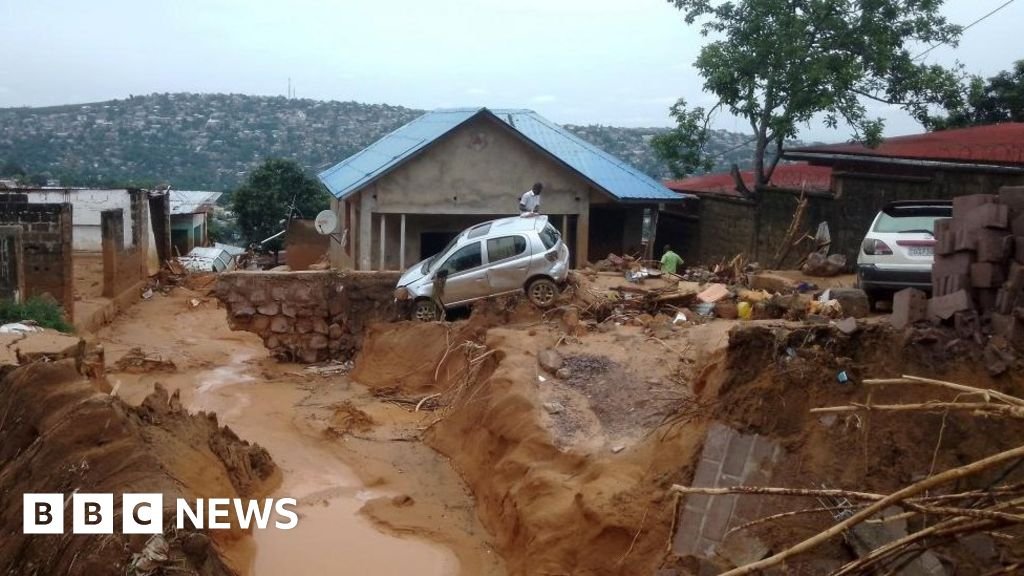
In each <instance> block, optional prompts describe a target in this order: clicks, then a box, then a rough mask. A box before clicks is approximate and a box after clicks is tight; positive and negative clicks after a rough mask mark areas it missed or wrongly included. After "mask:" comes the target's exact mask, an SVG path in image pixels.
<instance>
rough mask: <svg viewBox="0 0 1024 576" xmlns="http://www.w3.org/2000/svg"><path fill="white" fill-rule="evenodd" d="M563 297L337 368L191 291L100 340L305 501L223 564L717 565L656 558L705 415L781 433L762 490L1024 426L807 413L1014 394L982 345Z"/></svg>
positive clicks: (856, 480)
mask: <svg viewBox="0 0 1024 576" xmlns="http://www.w3.org/2000/svg"><path fill="white" fill-rule="evenodd" d="M563 304H564V306H561V307H559V308H556V309H554V310H551V311H547V312H544V313H542V312H540V311H538V310H535V309H533V308H531V307H529V306H528V305H523V304H521V303H519V302H517V301H516V299H507V300H502V301H498V302H492V303H489V304H486V305H482V306H477V307H475V308H474V310H473V311H472V313H471V314H470V315H469V316H468V318H466V317H461V319H459V320H458V321H455V322H450V323H429V324H423V323H412V322H400V323H386V324H377V325H373V326H370V327H369V330H368V332H367V334H366V337H365V339H364V340H363V342H362V349H361V351H360V353H359V355H358V357H357V358H356V361H355V364H354V366H353V367H352V369H351V372H350V373H347V374H346V372H348V370H349V366H347V365H334V364H327V365H322V366H312V367H308V366H304V365H298V364H282V363H278V362H277V361H275V360H273V359H271V358H270V357H269V355H268V353H267V351H266V350H265V349H264V348H263V345H262V342H261V341H260V339H259V338H258V337H257V336H255V335H253V334H249V333H246V332H231V331H230V330H229V328H228V326H227V322H226V318H225V311H224V310H223V309H220V308H218V307H217V305H216V301H215V300H214V299H213V298H211V297H208V296H206V295H205V294H204V293H202V292H197V291H192V290H189V289H187V288H175V289H173V290H171V291H170V292H169V293H166V294H164V293H162V292H157V293H156V294H155V295H154V297H153V298H151V299H149V300H145V301H142V302H140V303H139V304H138V305H136V306H134V307H132V308H130V309H129V310H128V311H127V312H125V313H124V314H122V315H121V316H120V317H119V318H118V319H117V320H116V321H115V322H114V323H113V324H111V325H110V326H108V327H106V328H104V329H102V330H101V331H99V332H98V333H97V335H96V337H95V338H96V342H95V343H97V344H100V345H102V347H103V349H104V353H105V357H106V366H107V370H108V375H107V379H108V382H109V385H110V387H111V389H113V390H115V391H116V394H117V395H118V396H119V397H120V398H121V399H123V400H124V401H126V402H128V404H130V405H132V406H138V405H141V404H143V402H144V401H145V398H146V397H147V395H149V394H150V393H151V392H152V390H153V389H154V386H155V384H156V383H157V382H159V383H160V384H161V385H162V386H163V387H164V388H165V389H166V390H168V391H169V393H171V394H174V393H177V394H179V395H180V403H181V405H182V406H183V407H184V408H186V409H188V410H191V411H200V410H201V411H207V412H215V413H216V414H217V422H218V423H220V424H224V425H228V426H229V427H230V428H231V430H232V431H233V433H235V434H237V435H238V437H240V438H243V439H245V440H247V441H250V442H255V443H256V444H258V445H259V446H261V447H262V448H265V449H266V451H267V453H268V454H269V456H270V457H271V458H272V459H273V461H274V462H275V464H276V466H277V468H278V469H279V471H280V475H279V484H278V485H277V487H276V488H274V489H273V491H272V492H271V493H270V496H271V497H285V496H287V497H295V498H297V499H298V500H299V512H300V518H301V520H300V524H299V528H297V529H296V530H293V531H289V532H283V531H275V530H268V531H256V532H254V533H252V534H249V535H247V536H243V537H239V538H233V539H229V540H225V541H222V542H216V544H217V546H218V551H219V552H220V553H221V555H222V557H223V558H224V560H225V562H227V564H228V566H229V567H230V568H231V569H234V570H235V571H237V572H238V573H240V574H252V575H263V576H265V575H276V574H282V573H293V572H294V573H309V574H383V575H387V574H395V575H398V574H408V573H409V572H410V566H414V567H415V571H416V573H417V574H425V575H434V574H437V575H451V574H463V575H477V574H481V575H503V574H510V575H514V576H515V575H534V574H549V575H556V574H558V575H560V574H574V575H576V574H579V575H592V576H599V575H600V576H605V575H632V574H655V573H658V574H659V575H664V576H684V575H695V574H697V573H718V572H719V571H721V570H724V569H727V568H728V567H729V566H730V564H729V562H728V561H727V559H724V558H717V559H713V560H712V561H708V562H705V563H704V564H703V565H701V564H700V563H694V561H693V559H692V558H683V559H679V558H674V557H672V556H671V555H670V554H668V552H667V551H668V548H669V546H668V544H669V542H671V541H672V538H673V530H674V529H675V523H676V509H677V506H679V505H680V500H679V499H678V498H677V497H676V496H675V495H674V494H673V493H672V491H671V486H672V485H673V484H683V485H688V484H690V483H691V482H693V481H694V474H695V471H696V465H697V461H698V459H699V456H700V454H701V450H702V449H703V448H704V442H705V433H706V430H707V427H708V425H709V424H710V423H711V422H720V423H724V424H727V425H729V426H731V427H733V428H735V429H736V430H739V431H741V432H743V433H757V434H760V435H763V436H766V437H768V438H770V439H771V440H772V441H773V442H776V443H777V444H778V445H779V446H780V448H781V454H782V455H781V456H780V458H781V465H780V466H779V468H778V473H777V474H776V476H775V477H774V478H773V483H775V484H777V485H784V486H811V487H816V486H820V485H822V484H825V485H827V486H829V487H837V488H846V489H858V490H872V491H880V492H886V491H891V490H895V489H897V488H898V487H900V486H902V485H905V484H906V483H909V482H912V481H915V480H918V479H920V478H922V477H924V476H925V475H927V474H929V473H930V472H931V471H934V470H942V469H948V468H951V467H954V466H957V465H962V464H964V463H966V462H969V461H971V460H973V459H977V458H979V457H982V456H985V455H988V454H991V453H993V452H995V451H997V450H998V449H1000V448H1004V447H1007V446H1013V445H1018V444H1019V442H1020V439H1021V438H1024V429H1022V428H1021V427H1020V426H1018V425H1010V424H1007V423H1006V422H997V421H980V422H978V421H975V422H972V421H969V420H961V419H960V418H959V417H956V416H950V417H948V418H946V417H943V416H941V415H938V414H921V415H917V416H908V415H891V414H889V415H886V414H879V415H863V416H859V415H846V416H840V417H836V418H821V417H819V416H817V415H814V414H811V413H810V412H809V410H810V409H811V408H814V407H819V406H829V405H836V404H843V403H848V402H854V401H863V399H864V397H865V395H866V390H865V388H864V387H863V386H861V385H860V384H859V383H860V382H861V381H862V380H863V379H865V378H871V377H892V376H898V375H900V374H904V373H914V374H918V375H922V376H931V377H940V378H945V379H949V380H954V381H962V382H967V383H971V384H973V385H976V386H982V387H990V388H994V389H1000V390H1005V391H1008V392H1011V393H1015V394H1021V393H1022V392H1024V378H1022V377H1020V376H1019V373H1018V372H1016V371H1014V372H1012V373H1011V375H1010V376H1008V377H1004V378H1001V379H993V378H989V377H988V376H984V375H981V370H980V366H981V364H980V363H979V362H980V357H979V356H978V355H977V354H972V353H968V352H963V353H961V350H962V348H960V347H956V346H952V345H953V344H956V343H955V342H953V343H950V342H949V340H948V339H944V338H943V337H931V336H929V337H927V338H924V337H922V338H912V337H908V336H905V335H901V334H896V333H894V332H892V331H891V330H890V329H889V328H888V327H887V325H886V323H885V322H883V321H880V320H879V319H878V318H871V319H869V320H865V321H861V322H859V324H858V329H857V331H855V332H854V333H852V334H845V333H842V332H841V331H839V330H838V329H837V328H836V327H834V326H831V325H829V324H827V323H826V324H819V325H811V324H804V323H799V322H787V321H781V320H764V321H740V320H721V319H717V320H713V321H701V323H697V324H692V323H681V324H678V325H674V324H672V323H671V321H668V322H665V321H664V318H662V319H660V320H659V319H657V318H649V319H647V320H644V321H640V320H639V318H625V317H623V318H618V317H612V318H611V319H610V320H607V321H605V322H602V323H600V324H596V323H589V324H587V323H586V320H585V319H584V320H582V321H581V319H580V317H579V316H580V314H579V309H578V307H574V305H573V304H572V303H571V302H570V303H563ZM951 346H952V347H951ZM552 352H553V353H554V354H553V355H552ZM840 371H843V372H845V373H847V374H848V376H849V381H848V382H846V383H840V382H839V381H838V380H837V373H839V372H840ZM876 398H877V399H878V400H884V401H889V402H897V401H917V402H924V401H928V400H931V399H934V394H933V393H931V392H929V391H928V390H918V389H894V390H885V391H882V392H879V393H878V396H877V397H876ZM910 421H912V422H913V424H912V425H908V422H910ZM0 428H2V427H0ZM922 446H925V447H927V449H922ZM167 469H168V470H172V471H175V473H180V474H185V475H186V476H187V475H188V474H189V472H188V470H192V472H193V473H197V474H199V473H200V472H197V471H195V470H194V469H193V468H190V467H189V465H188V464H187V463H184V462H183V463H171V464H170V465H168V468H167ZM1011 472H1012V471H1011ZM0 478H2V473H0ZM1014 479H1015V477H1012V476H1011V477H1010V480H1014ZM986 480H991V478H987V479H986ZM186 483H187V484H189V485H202V479H201V478H191V479H190V478H186ZM805 504H807V505H812V506H813V503H807V502H805ZM829 525H830V517H828V516H825V515H820V514H819V515H807V516H800V517H796V518H794V519H792V520H790V521H786V522H779V523H774V524H771V525H767V526H763V527H761V528H758V529H757V530H754V531H753V534H754V535H756V537H757V538H759V539H760V541H761V542H762V543H764V545H765V546H766V547H767V548H768V549H769V550H778V549H781V548H784V547H785V546H787V545H789V544H792V543H794V542H796V541H799V540H800V539H802V538H805V537H807V536H808V535H811V534H814V533H817V532H819V531H821V530H823V529H825V528H827V527H828V526H829ZM1016 541H1017V542H1019V541H1020V539H1019V538H1018V539H1017V540H1016ZM992 546H993V547H995V546H996V545H995V544H993V545H992ZM1019 553H1020V551H1018V550H1016V549H1015V548H1014V546H1012V545H1006V546H1003V547H1002V548H999V554H1000V555H999V556H998V557H997V558H995V559H994V558H993V557H987V558H979V557H975V556H970V555H969V554H965V553H964V552H963V551H958V550H948V551H944V552H943V561H944V562H946V563H947V565H948V566H951V567H953V568H954V569H959V570H960V572H956V573H980V572H979V570H980V569H981V568H982V567H984V568H988V567H993V566H997V565H999V564H998V563H999V562H1001V561H1002V560H1000V559H1011V560H1012V559H1013V558H1015V557H1016V556H1014V555H1015V554H1017V555H1018V556H1019ZM852 558H853V555H852V551H851V550H850V548H849V547H847V546H845V545H843V544H842V543H841V542H840V541H836V542H831V543H829V544H828V545H826V546H824V547H823V548H821V549H820V550H819V551H816V552H815V553H814V554H811V555H808V556H807V557H806V558H801V559H798V560H794V561H793V562H792V563H791V564H788V565H787V570H790V572H788V573H793V574H798V573H799V574H817V573H825V572H822V571H821V570H822V567H824V566H827V567H829V569H831V568H834V567H835V566H837V565H840V564H842V563H843V562H845V561H848V560H850V559H852Z"/></svg>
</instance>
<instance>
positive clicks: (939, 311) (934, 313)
mask: <svg viewBox="0 0 1024 576" xmlns="http://www.w3.org/2000/svg"><path fill="white" fill-rule="evenodd" d="M972 307H973V305H972V303H971V295H970V294H969V293H968V292H967V290H957V291H956V292H953V293H952V294H947V295H945V296H938V297H935V298H932V299H931V300H928V316H929V317H930V318H934V319H937V320H949V319H950V318H952V317H953V315H954V314H956V313H957V312H964V311H967V310H970V309H971V308H972Z"/></svg>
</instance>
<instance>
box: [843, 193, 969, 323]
mask: <svg viewBox="0 0 1024 576" xmlns="http://www.w3.org/2000/svg"><path fill="white" fill-rule="evenodd" d="M952 215H953V203H952V202H949V201H942V200H905V201H900V202H890V203H889V204H886V206H885V207H884V208H882V210H881V211H880V212H879V213H878V215H877V216H875V220H874V222H872V223H871V228H870V229H869V230H868V233H867V236H865V237H864V242H863V243H862V244H861V247H860V253H859V254H858V255H857V283H858V286H860V288H861V289H863V290H864V292H865V293H866V294H867V295H868V301H869V302H870V303H871V305H872V307H874V304H875V302H876V301H878V300H881V299H883V298H887V297H889V296H891V294H892V293H893V292H896V291H898V290H902V289H904V288H909V287H912V288H919V289H921V290H924V291H926V292H931V289H932V263H933V262H934V259H935V220H937V219H939V218H950V217H952Z"/></svg>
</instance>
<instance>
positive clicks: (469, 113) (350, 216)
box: [319, 108, 685, 270]
mask: <svg viewBox="0 0 1024 576" xmlns="http://www.w3.org/2000/svg"><path fill="white" fill-rule="evenodd" d="M319 178H320V181H321V182H322V183H323V184H324V186H325V187H326V188H327V189H328V190H329V191H330V192H331V194H332V195H333V199H332V202H331V206H332V209H333V210H334V212H335V213H336V215H337V216H338V222H339V225H338V228H337V230H336V238H337V239H338V241H337V242H333V243H332V246H331V251H330V257H331V264H332V265H333V266H334V267H335V268H339V269H356V270H372V269H382V270H401V269H405V268H406V267H407V266H410V265H412V264H413V263H415V262H418V261H419V260H421V259H423V258H426V257H428V256H431V255H433V254H434V253H436V252H438V251H440V250H441V249H442V248H443V247H444V246H445V245H446V244H447V243H448V241H449V240H451V239H452V238H453V237H455V235H457V234H458V233H459V232H461V231H462V230H464V229H465V228H467V227H469V226H471V225H472V224H475V223H477V222H480V221H482V220H488V219H493V218H498V217H502V216H507V215H510V214H516V213H518V201H519V197H520V195H521V194H522V193H523V192H525V191H526V190H527V189H529V188H530V187H531V185H532V184H533V183H534V182H542V183H543V185H544V191H543V194H542V200H541V212H543V213H544V214H546V215H548V217H549V218H550V219H551V222H552V224H553V225H554V226H555V227H556V228H558V229H559V230H560V231H561V233H562V236H563V237H564V238H565V239H566V243H567V244H568V245H569V248H570V250H571V251H572V254H573V255H574V264H575V265H576V266H583V265H584V264H585V263H586V262H587V261H588V258H602V257H604V256H605V255H607V254H608V253H609V252H615V253H639V252H641V251H642V250H643V248H644V239H645V238H644V230H645V228H646V229H647V230H653V229H656V228H657V215H658V213H659V211H660V209H662V208H665V207H666V206H671V205H676V204H680V203H682V202H683V201H684V199H685V195H680V194H676V193H674V192H672V191H670V190H668V189H667V188H665V187H664V186H662V185H661V184H660V183H658V182H657V181H655V180H653V179H651V178H650V177H648V176H646V175H645V174H643V173H642V172H640V171H639V170H637V169H635V168H633V167H632V166H629V165H628V164H626V163H624V162H623V161H621V160H619V159H617V158H615V157H614V156H611V155H610V154H608V153H606V152H604V151H602V150H600V149H599V148H597V147H595V146H594V145H592V144H589V143H587V142H585V141H583V140H581V139H580V138H578V137H576V136H574V135H572V134H570V133H569V132H568V131H566V130H564V129H563V128H561V127H560V126H558V125H556V124H553V123H552V122H550V121H548V120H546V119H544V118H542V117H541V116H540V115H538V114H537V113H535V112H533V111H530V110H489V109H487V108H461V109H452V110H435V111H433V112H428V113H426V114H424V115H423V116H421V117H419V118H417V119H416V120H413V121H412V122H410V123H408V124H406V125H405V126H402V127H401V128H399V129H398V130H396V131H394V132H392V133H391V134H389V135H387V136H385V137H384V138H382V139H380V140H378V141H377V142H375V143H373V144H371V145H370V146H369V147H367V148H366V149H364V150H362V151H361V152H358V153H356V154H355V155H353V156H351V157H349V158H347V159H345V160H343V161H341V162H340V163H338V164H337V165H335V166H333V167H332V168H329V169H327V170H325V171H324V172H322V173H321V174H320V175H319ZM645 222H646V226H645ZM648 245H649V242H648Z"/></svg>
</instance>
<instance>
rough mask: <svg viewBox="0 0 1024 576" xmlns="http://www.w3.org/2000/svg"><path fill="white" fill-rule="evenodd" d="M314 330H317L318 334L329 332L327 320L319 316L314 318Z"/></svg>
mask: <svg viewBox="0 0 1024 576" xmlns="http://www.w3.org/2000/svg"><path fill="white" fill-rule="evenodd" d="M313 332H316V333H317V334H327V332H328V327H327V321H326V320H324V319H323V318H319V317H317V318H313Z"/></svg>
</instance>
